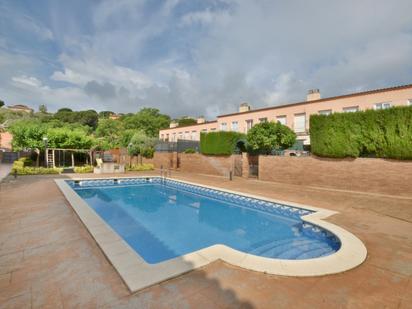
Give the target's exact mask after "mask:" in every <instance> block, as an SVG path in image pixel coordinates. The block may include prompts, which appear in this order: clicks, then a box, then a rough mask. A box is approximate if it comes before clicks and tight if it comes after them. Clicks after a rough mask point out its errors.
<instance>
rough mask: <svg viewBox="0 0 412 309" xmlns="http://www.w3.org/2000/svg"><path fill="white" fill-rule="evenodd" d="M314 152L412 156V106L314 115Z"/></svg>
mask: <svg viewBox="0 0 412 309" xmlns="http://www.w3.org/2000/svg"><path fill="white" fill-rule="evenodd" d="M310 140H311V151H312V153H314V154H316V155H318V156H322V157H334V158H343V157H355V158H356V157H378V158H393V159H405V160H406V159H412V107H393V108H390V109H385V110H367V111H364V112H356V113H335V114H331V115H328V116H325V115H312V116H311V117H310Z"/></svg>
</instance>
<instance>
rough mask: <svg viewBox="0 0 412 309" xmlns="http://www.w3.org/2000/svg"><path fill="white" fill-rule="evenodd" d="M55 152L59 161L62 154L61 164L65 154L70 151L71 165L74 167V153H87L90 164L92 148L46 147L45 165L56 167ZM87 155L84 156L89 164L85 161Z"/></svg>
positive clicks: (91, 161)
mask: <svg viewBox="0 0 412 309" xmlns="http://www.w3.org/2000/svg"><path fill="white" fill-rule="evenodd" d="M56 152H57V159H58V162H59V166H60V163H61V162H62V158H61V157H62V156H63V165H64V162H65V156H66V153H67V152H70V156H71V167H72V168H74V153H86V154H88V155H89V156H88V158H89V160H90V164H92V163H93V150H91V149H69V148H46V160H47V166H48V167H53V168H55V167H56ZM87 161H88V160H87V157H86V164H89V162H87Z"/></svg>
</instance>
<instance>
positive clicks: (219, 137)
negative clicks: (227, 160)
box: [200, 131, 246, 155]
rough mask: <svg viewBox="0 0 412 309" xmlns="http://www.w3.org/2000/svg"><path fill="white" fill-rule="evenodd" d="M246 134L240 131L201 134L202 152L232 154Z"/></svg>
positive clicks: (206, 153)
mask: <svg viewBox="0 0 412 309" xmlns="http://www.w3.org/2000/svg"><path fill="white" fill-rule="evenodd" d="M245 139H246V135H245V134H242V133H238V132H227V131H220V132H210V133H201V134H200V152H201V153H202V154H205V155H231V154H232V153H233V152H234V151H235V149H236V144H237V143H238V142H239V141H240V140H245Z"/></svg>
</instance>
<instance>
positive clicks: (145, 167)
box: [126, 163, 154, 172]
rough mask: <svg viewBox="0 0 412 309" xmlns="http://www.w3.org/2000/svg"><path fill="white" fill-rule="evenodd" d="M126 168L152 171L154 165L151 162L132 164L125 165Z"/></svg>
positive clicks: (137, 170)
mask: <svg viewBox="0 0 412 309" xmlns="http://www.w3.org/2000/svg"><path fill="white" fill-rule="evenodd" d="M126 170H128V171H135V172H141V171H152V170H154V165H153V164H152V163H143V164H132V165H129V166H127V167H126Z"/></svg>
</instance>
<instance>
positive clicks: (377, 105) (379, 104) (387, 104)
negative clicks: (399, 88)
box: [373, 102, 391, 110]
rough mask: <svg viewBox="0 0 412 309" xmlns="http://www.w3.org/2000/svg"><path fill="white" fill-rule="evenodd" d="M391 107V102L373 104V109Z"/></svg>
mask: <svg viewBox="0 0 412 309" xmlns="http://www.w3.org/2000/svg"><path fill="white" fill-rule="evenodd" d="M390 107H391V103H389V102H384V103H376V104H374V105H373V109H376V110H377V109H387V108H390Z"/></svg>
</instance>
